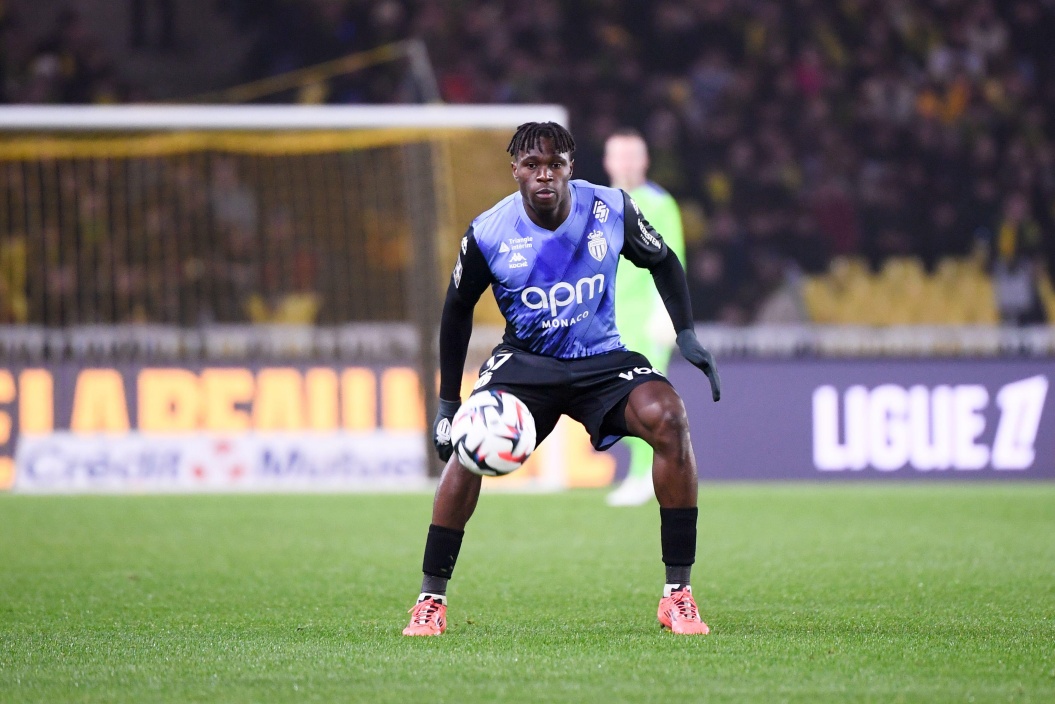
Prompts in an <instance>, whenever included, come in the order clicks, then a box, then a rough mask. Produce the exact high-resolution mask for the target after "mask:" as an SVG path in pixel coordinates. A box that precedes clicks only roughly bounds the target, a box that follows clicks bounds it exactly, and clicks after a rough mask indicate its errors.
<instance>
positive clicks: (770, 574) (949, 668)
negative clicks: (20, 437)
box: [0, 484, 1055, 703]
mask: <svg viewBox="0 0 1055 704" xmlns="http://www.w3.org/2000/svg"><path fill="white" fill-rule="evenodd" d="M430 502H431V497H429V496H426V495H424V494H413V495H369V496H362V495H338V496H169V497H157V496H153V497H54V498H51V497H20V496H0V531H2V533H0V535H2V539H0V701H2V702H22V701H40V702H120V701H134V702H149V701H172V702H195V701H203V702H204V701H209V702H211V701H218V702H242V701H259V702H284V701H291V702H294V701H295V702H300V701H364V702H386V701H391V702H472V701H481V702H483V701H486V702H493V701H525V702H541V701H554V702H556V701H559V702H606V703H608V702H618V701H656V702H688V701H728V702H744V701H758V702H778V701H796V702H823V701H840V702H841V701H876V702H899V701H906V702H907V701H919V702H935V701H957V702H966V701H975V702H990V701H991V702H1008V701H1014V702H1018V701H1022V702H1026V701H1034V702H1053V701H1055V487H1053V486H1050V485H1030V486H1015V487H1008V486H996V485H984V486H983V485H971V486H964V485H957V486H939V485H933V484H932V485H927V486H877V485H870V486H852V487H851V486H705V487H704V488H703V492H702V495H701V521H700V550H699V561H698V562H697V566H696V569H695V573H694V577H695V579H694V591H695V592H696V594H697V596H698V598H699V600H700V603H701V607H702V610H703V613H704V616H705V619H706V620H707V621H708V622H709V623H710V625H711V627H712V629H713V632H712V635H710V636H707V637H702V638H679V637H675V636H672V635H670V634H667V633H664V632H661V631H660V629H659V627H658V625H657V624H656V620H655V608H656V602H657V597H658V592H659V589H660V583H661V581H662V569H661V565H660V562H659V538H658V511H657V510H656V508H655V506H650V507H645V508H641V509H620V510H616V509H609V508H606V507H604V506H603V495H602V494H600V493H598V492H571V493H567V494H560V495H509V494H493V493H492V494H487V495H485V496H484V497H483V498H482V500H481V502H480V508H479V510H478V512H477V515H476V517H475V518H474V520H473V522H472V523H471V524H470V526H469V532H468V535H467V539H466V542H465V545H464V547H463V549H462V554H461V560H460V562H459V565H458V570H457V572H456V575H455V579H454V581H452V583H451V591H450V598H451V610H450V612H449V615H450V620H451V627H450V629H449V630H448V632H447V635H445V636H443V637H441V638H433V639H409V638H403V637H402V636H401V635H400V630H401V628H402V627H403V626H404V625H405V624H406V619H407V614H406V610H407V608H408V607H409V606H410V605H411V603H412V602H413V599H414V597H415V596H416V594H417V587H418V580H419V568H420V564H421V549H422V544H423V539H424V535H425V529H426V526H427V524H428V514H429V506H430Z"/></svg>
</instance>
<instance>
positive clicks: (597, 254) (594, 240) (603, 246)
mask: <svg viewBox="0 0 1055 704" xmlns="http://www.w3.org/2000/svg"><path fill="white" fill-rule="evenodd" d="M586 237H587V239H588V240H589V245H588V246H589V248H590V256H591V257H593V258H594V259H596V260H597V261H599V262H600V261H604V255H606V254H608V242H607V240H605V238H604V233H603V232H601V231H600V230H594V231H593V232H591V233H590V234H589V235H587V236H586Z"/></svg>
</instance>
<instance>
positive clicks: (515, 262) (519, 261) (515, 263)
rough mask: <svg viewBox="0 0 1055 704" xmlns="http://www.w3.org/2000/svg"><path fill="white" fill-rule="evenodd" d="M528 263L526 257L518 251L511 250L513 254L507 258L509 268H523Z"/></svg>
mask: <svg viewBox="0 0 1055 704" xmlns="http://www.w3.org/2000/svg"><path fill="white" fill-rule="evenodd" d="M527 265H528V260H527V257H525V256H524V255H523V254H521V253H520V252H513V256H511V257H510V258H509V268H510V269H523V268H524V267H526V266H527Z"/></svg>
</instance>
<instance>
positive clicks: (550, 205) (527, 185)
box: [513, 139, 574, 225]
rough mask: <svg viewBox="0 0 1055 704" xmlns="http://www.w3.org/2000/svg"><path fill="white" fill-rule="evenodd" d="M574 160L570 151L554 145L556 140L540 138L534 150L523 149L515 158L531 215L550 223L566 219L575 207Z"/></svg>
mask: <svg viewBox="0 0 1055 704" xmlns="http://www.w3.org/2000/svg"><path fill="white" fill-rule="evenodd" d="M573 164H574V162H573V161H572V160H571V155H570V154H568V153H567V152H564V153H559V152H556V151H554V149H553V141H552V140H549V139H541V140H539V145H538V146H537V147H535V148H533V149H531V150H530V151H526V152H521V153H520V154H518V155H517V158H516V161H514V162H513V178H515V179H516V182H517V183H518V184H519V185H520V195H521V196H523V198H524V205H525V206H526V207H527V210H528V215H530V216H531V219H532V220H535V219H536V216H537V217H538V218H539V220H540V221H541V222H538V223H537V224H540V225H548V224H552V223H553V221H554V220H556V221H557V222H558V224H559V222H563V220H564V218H565V217H567V215H568V212H569V210H570V209H571V191H570V189H569V187H568V181H569V180H570V179H571V172H572V167H573Z"/></svg>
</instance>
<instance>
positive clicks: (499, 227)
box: [440, 180, 692, 398]
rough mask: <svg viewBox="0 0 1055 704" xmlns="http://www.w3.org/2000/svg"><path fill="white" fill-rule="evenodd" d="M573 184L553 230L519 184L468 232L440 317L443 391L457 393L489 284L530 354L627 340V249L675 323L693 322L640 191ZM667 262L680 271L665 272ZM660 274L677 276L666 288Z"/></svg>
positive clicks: (566, 352)
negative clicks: (619, 319) (620, 288)
mask: <svg viewBox="0 0 1055 704" xmlns="http://www.w3.org/2000/svg"><path fill="white" fill-rule="evenodd" d="M569 188H570V190H571V210H570V213H569V215H568V217H567V219H566V220H565V221H564V222H563V223H562V224H561V226H560V227H558V228H557V229H556V230H552V231H551V230H547V229H545V228H542V227H539V226H538V225H536V224H535V223H533V222H532V221H531V219H530V218H529V217H528V215H527V212H526V211H525V209H524V201H523V197H522V196H521V194H520V193H519V192H518V193H513V194H512V195H510V196H508V197H506V198H504V199H503V200H501V201H500V202H499V203H498V204H496V205H495V206H494V207H493V208H491V209H490V210H488V211H487V212H485V213H483V214H481V215H480V216H479V217H477V218H476V219H475V220H473V222H472V224H471V225H470V227H469V229H468V231H467V232H466V233H465V236H464V237H463V238H462V240H461V248H460V251H459V252H458V260H457V263H456V264H455V267H454V272H453V275H452V276H451V282H450V286H449V288H448V293H447V302H446V304H445V306H444V315H443V322H442V323H441V331H440V357H441V359H440V362H441V388H440V396H441V397H442V398H457V397H458V386H459V384H460V381H461V378H460V377H461V369H462V366H463V365H464V361H465V348H466V346H467V345H468V334H469V332H471V316H472V309H473V308H474V307H475V305H476V302H477V301H478V300H479V298H480V296H481V295H482V294H483V292H484V291H485V290H486V289H487V287H488V286H491V287H492V289H493V290H494V294H495V300H496V301H497V302H498V307H499V309H500V310H501V311H502V315H503V316H504V317H505V320H506V331H505V336H504V338H503V342H504V343H505V344H506V345H510V346H512V347H515V348H517V349H520V350H524V351H526V352H531V353H533V354H539V355H545V356H549V357H556V358H559V359H576V358H582V357H590V356H594V355H598V354H603V353H605V352H611V351H614V350H623V349H625V347H624V346H623V344H622V342H621V341H620V339H619V331H618V329H617V328H616V325H615V274H616V269H617V267H618V265H619V257H620V256H623V257H625V258H626V259H628V260H629V261H630V262H631V263H632V264H634V265H636V266H639V267H643V268H648V269H650V270H651V271H652V273H653V277H654V278H655V279H656V281H657V286H658V287H659V288H660V293H661V294H663V296H664V299H665V301H667V302H668V311H669V312H670V313H671V316H672V319H673V320H674V323H675V329H676V330H680V329H683V328H687V327H690V326H691V324H692V319H691V312H690V311H689V308H688V290H687V287H686V284H685V277H684V272H683V270H681V265H680V263H678V262H677V257H676V256H674V255H673V254H669V253H668V249H667V246H666V244H665V243H664V242H663V239H662V237H661V236H660V235H659V233H657V232H656V231H655V229H653V227H652V226H651V225H649V223H648V221H647V220H646V219H645V217H644V216H643V215H642V213H641V212H640V210H639V208H638V206H637V204H636V203H635V202H634V201H633V199H631V198H630V196H628V195H627V194H626V193H624V192H623V191H621V190H619V189H615V188H608V187H605V186H598V185H595V184H592V183H589V182H587V181H582V180H573V181H571V182H570V183H569ZM668 254H669V256H668ZM670 260H673V262H671V261H670ZM670 267H676V269H677V272H679V273H680V276H659V275H658V273H657V272H666V270H667V269H669V268H670ZM661 278H662V279H663V280H664V282H667V283H669V284H671V286H667V287H666V288H668V291H666V292H664V290H663V289H664V286H663V285H662V283H661V281H660V279H661ZM668 279H669V281H667V280H668ZM671 301H674V302H675V303H676V304H677V305H675V310H671ZM466 314H468V325H469V328H468V329H465V318H466ZM455 368H456V370H455ZM455 371H456V373H455Z"/></svg>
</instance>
